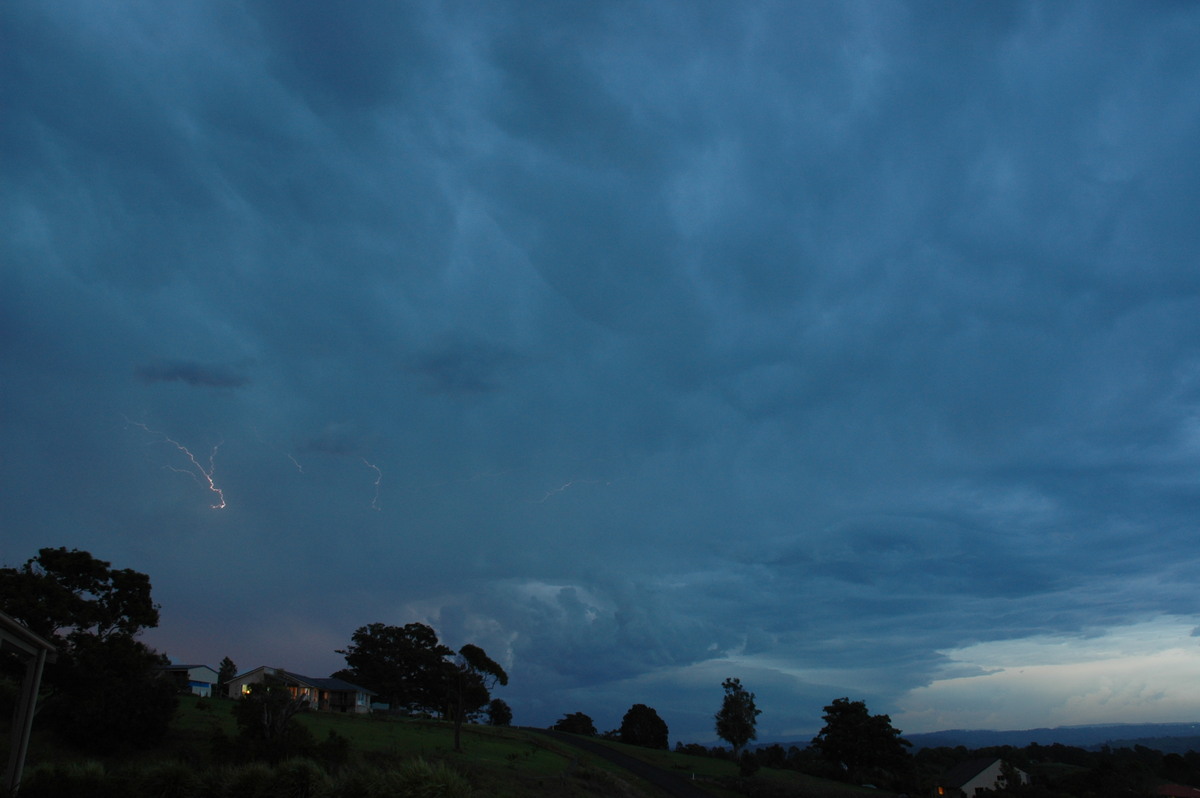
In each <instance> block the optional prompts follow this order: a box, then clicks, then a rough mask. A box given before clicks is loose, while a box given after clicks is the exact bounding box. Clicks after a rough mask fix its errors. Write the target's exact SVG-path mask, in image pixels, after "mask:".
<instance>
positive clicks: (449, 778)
mask: <svg viewBox="0 0 1200 798" xmlns="http://www.w3.org/2000/svg"><path fill="white" fill-rule="evenodd" d="M374 786H375V791H374V792H373V793H372V794H373V796H378V798H390V796H402V797H403V798H469V796H470V795H471V785H470V784H469V783H468V782H467V780H466V779H465V778H463V776H462V774H461V773H458V772H457V771H454V770H451V769H450V768H448V767H446V764H445V763H444V762H439V763H438V764H436V765H431V764H429V763H428V762H426V761H425V760H424V759H421V758H420V757H418V758H417V759H410V760H409V761H407V762H405V763H404V764H402V765H400V766H399V767H398V768H396V769H394V770H385V771H383V772H382V773H381V774H380V778H379V780H378V782H377V783H376V784H375V785H374Z"/></svg>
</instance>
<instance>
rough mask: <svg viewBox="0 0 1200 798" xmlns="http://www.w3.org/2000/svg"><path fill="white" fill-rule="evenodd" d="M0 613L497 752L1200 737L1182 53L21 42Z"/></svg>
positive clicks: (725, 43) (5, 211)
mask: <svg viewBox="0 0 1200 798" xmlns="http://www.w3.org/2000/svg"><path fill="white" fill-rule="evenodd" d="M0 40H2V46H0V76H2V79H0V107H2V108H3V113H2V114H0V153H2V162H3V168H2V175H0V225H2V229H0V410H2V412H0V486H2V488H0V519H2V521H0V526H2V527H3V534H2V535H0V561H3V562H4V563H6V564H9V565H16V564H20V563H23V562H24V561H25V560H27V559H28V558H30V557H32V556H34V555H35V554H36V552H37V549H38V548H39V547H43V546H67V547H73V548H80V549H84V550H87V551H90V552H92V553H93V554H94V555H95V556H97V557H99V558H101V559H104V560H107V561H110V562H112V563H113V565H114V566H115V567H121V568H134V569H136V570H139V571H142V572H144V573H147V574H149V575H150V577H151V581H152V583H153V587H154V597H155V600H156V601H158V602H159V603H160V604H161V606H162V620H161V624H160V626H159V627H158V628H157V629H154V630H152V631H149V632H147V633H146V634H145V637H144V639H145V640H146V641H147V642H148V643H149V644H151V645H153V646H155V647H156V648H158V649H159V650H162V651H165V652H166V653H167V654H168V655H169V656H170V657H172V659H173V660H175V661H176V662H187V663H195V662H201V663H207V664H210V665H213V666H215V665H216V664H217V663H218V662H219V661H220V660H221V659H222V658H223V657H225V656H229V657H230V658H232V659H233V660H234V661H235V662H236V663H237V665H238V666H239V668H240V669H242V670H248V669H250V668H253V667H257V666H259V665H270V666H273V667H281V668H286V669H288V670H292V671H295V672H298V673H302V674H306V675H310V676H323V675H328V674H329V673H331V672H333V671H335V670H338V669H339V668H341V667H343V666H344V660H343V658H342V657H341V656H340V655H338V654H337V653H336V650H337V649H339V648H344V647H345V646H346V645H347V644H348V643H349V642H350V637H351V635H352V634H353V632H354V630H355V629H357V628H358V627H360V626H365V625H367V624H369V623H374V622H381V623H387V624H394V625H403V624H406V623H411V622H420V623H426V624H429V625H431V626H432V627H433V628H434V629H435V630H436V631H437V633H438V634H439V636H440V637H441V639H442V640H443V642H446V643H448V644H449V645H452V646H454V647H456V648H457V647H459V646H461V645H463V644H465V643H467V642H473V643H476V644H478V645H480V646H482V647H483V648H484V649H485V650H486V651H487V652H488V653H489V655H491V656H492V657H493V658H494V659H496V660H497V661H499V662H501V663H502V664H503V665H504V667H505V668H506V669H507V670H508V672H509V675H510V679H511V681H510V684H509V686H507V687H505V688H501V689H499V690H498V691H497V692H496V693H495V695H497V696H498V697H501V698H503V699H504V700H505V701H507V702H508V703H509V704H510V705H511V706H512V708H513V711H514V715H515V718H514V720H515V722H516V723H519V724H525V725H549V724H550V723H552V722H553V721H554V720H556V719H557V718H559V717H561V716H563V715H565V714H567V713H571V712H584V713H586V714H588V715H590V716H591V717H592V718H593V719H594V720H595V722H596V725H597V727H598V728H600V729H601V730H604V729H611V728H616V727H617V726H619V724H620V721H621V717H622V715H623V714H624V712H625V711H626V710H627V709H628V708H629V707H630V706H631V705H633V704H634V703H644V704H648V705H650V706H652V707H653V708H655V709H656V711H657V712H658V713H659V715H660V716H661V717H662V718H663V719H664V720H665V721H666V722H667V724H668V726H669V727H670V730H671V738H672V741H673V742H674V741H676V740H683V741H689V742H712V741H715V739H716V734H715V732H714V730H713V714H714V713H715V712H716V711H717V709H718V708H719V706H720V701H721V696H722V690H721V682H722V681H723V680H724V679H725V678H727V677H738V678H740V679H741V680H742V682H743V684H744V685H745V686H746V687H747V688H748V689H749V690H751V691H753V692H755V694H756V696H757V700H758V706H759V708H760V709H762V710H763V712H762V715H761V716H760V717H759V728H758V730H759V739H760V740H764V741H767V740H779V739H806V738H807V736H811V735H812V734H813V733H815V732H816V731H817V730H819V729H820V726H821V717H820V716H821V712H822V707H823V706H825V705H826V704H828V703H830V702H831V701H832V700H833V699H835V698H838V697H842V696H846V697H849V698H852V699H854V700H864V701H866V702H867V705H868V707H869V708H870V709H871V711H872V712H876V713H881V712H886V713H888V714H890V715H891V717H892V720H893V722H894V723H895V725H896V726H897V727H898V728H900V729H902V730H903V731H906V732H910V733H916V732H925V731H933V730H937V729H945V728H1005V729H1020V728H1032V727H1039V726H1054V725H1069V724H1079V723H1099V722H1123V721H1129V722H1134V721H1137V722H1150V721H1196V720H1200V681H1198V680H1197V679H1196V678H1195V674H1196V673H1197V670H1198V669H1200V638H1198V636H1197V635H1198V634H1200V632H1198V631H1196V630H1197V629H1200V596H1198V591H1197V582H1196V574H1197V573H1198V572H1200V546H1198V545H1197V542H1196V539H1197V524H1198V521H1200V224H1197V208H1200V148H1198V147H1197V141H1200V103H1197V101H1196V98H1197V97H1200V6H1197V5H1195V4H1192V3H1168V2H1145V3H1143V2H1138V3H1119V2H1108V3H1095V2H1080V3H1072V2H1058V3H1051V4H1047V3H1032V2H1030V3H1023V2H1012V3H1001V4H996V3H985V2H930V3H925V2H920V3H917V2H913V3H901V2H887V0H872V1H871V2H850V1H847V2H828V3H826V2H780V3H772V2H753V3H742V2H690V1H689V2H668V1H667V0H655V1H654V2H637V3H626V2H603V3H557V2H546V3H539V2H534V1H533V0H520V1H519V2H511V3H506V2H500V0H486V2H441V3H433V2H430V3H422V2H411V3H398V2H370V1H369V0H368V1H364V2H355V3H350V4H334V3H317V2H291V1H290V0H289V1H288V2H282V1H281V2H267V1H266V0H263V1H262V2H254V1H251V0H247V2H240V3H210V2H203V1H201V0H178V2H172V3H169V4H162V3H157V2H137V1H136V0H130V1H129V2H110V3H95V2H88V1H87V0H64V1H63V2H56V3H44V2H39V1H38V0H10V1H9V2H5V3H4V5H3V9H0Z"/></svg>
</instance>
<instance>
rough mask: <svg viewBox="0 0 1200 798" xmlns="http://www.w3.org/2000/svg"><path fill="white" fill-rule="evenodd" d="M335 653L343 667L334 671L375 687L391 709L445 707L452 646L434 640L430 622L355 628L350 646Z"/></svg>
mask: <svg viewBox="0 0 1200 798" xmlns="http://www.w3.org/2000/svg"><path fill="white" fill-rule="evenodd" d="M337 653H338V654H341V655H342V656H344V657H345V658H346V665H347V667H346V668H345V669H343V670H340V671H338V672H337V673H335V674H333V675H334V676H335V677H337V678H339V679H345V680H346V681H348V682H353V683H354V684H357V685H360V686H362V687H366V688H368V689H370V690H374V691H375V692H376V693H378V694H379V696H380V698H382V699H383V700H384V701H386V702H388V703H389V704H391V706H392V709H400V710H407V711H410V712H419V711H427V712H438V711H442V710H443V708H444V706H445V700H446V686H445V660H446V657H449V656H451V655H453V654H454V650H453V649H451V648H450V647H448V646H445V645H442V644H441V643H440V642H438V637H437V633H436V632H435V631H434V630H433V629H432V628H431V627H429V626H426V625H425V624H423V623H409V624H405V625H404V626H389V625H387V624H383V623H372V624H368V625H367V626H362V627H359V628H358V629H357V630H355V632H354V634H353V636H352V637H351V642H350V645H348V646H347V647H346V648H345V649H338V650H337ZM485 702H486V699H485Z"/></svg>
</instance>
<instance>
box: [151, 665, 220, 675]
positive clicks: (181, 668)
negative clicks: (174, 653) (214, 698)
mask: <svg viewBox="0 0 1200 798" xmlns="http://www.w3.org/2000/svg"><path fill="white" fill-rule="evenodd" d="M192 668H208V669H209V670H210V671H212V672H213V673H216V672H217V669H216V668H214V667H212V666H211V665H163V666H162V669H163V670H164V671H190V670H191V669H192Z"/></svg>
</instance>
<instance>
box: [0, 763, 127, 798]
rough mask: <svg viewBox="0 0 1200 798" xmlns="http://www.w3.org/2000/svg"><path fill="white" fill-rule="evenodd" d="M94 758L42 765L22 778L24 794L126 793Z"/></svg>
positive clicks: (65, 797) (98, 797)
mask: <svg viewBox="0 0 1200 798" xmlns="http://www.w3.org/2000/svg"><path fill="white" fill-rule="evenodd" d="M114 781H116V780H115V779H113V778H111V777H110V776H109V774H108V773H107V772H105V770H104V765H103V764H101V763H100V762H96V761H94V760H85V761H83V762H71V763H68V764H64V765H49V766H39V767H36V768H34V769H33V770H31V771H28V772H27V773H25V776H24V778H22V779H21V789H20V795H21V798H110V796H111V797H112V798H116V796H118V795H125V794H126V793H125V792H124V791H120V790H118V789H117V788H116V785H114V783H113V782H114Z"/></svg>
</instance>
